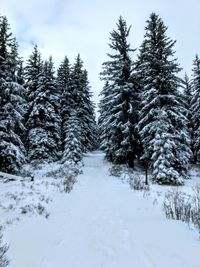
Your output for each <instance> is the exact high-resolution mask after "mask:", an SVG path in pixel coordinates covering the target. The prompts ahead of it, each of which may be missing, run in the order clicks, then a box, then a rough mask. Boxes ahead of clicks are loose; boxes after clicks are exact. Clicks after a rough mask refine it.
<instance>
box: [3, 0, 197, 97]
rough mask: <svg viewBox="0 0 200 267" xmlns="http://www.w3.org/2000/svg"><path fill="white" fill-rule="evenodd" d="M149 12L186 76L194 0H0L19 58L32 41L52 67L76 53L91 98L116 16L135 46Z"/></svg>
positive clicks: (193, 50)
mask: <svg viewBox="0 0 200 267" xmlns="http://www.w3.org/2000/svg"><path fill="white" fill-rule="evenodd" d="M152 11H155V12H156V13H158V14H159V15H160V16H161V17H162V18H163V20H164V22H165V24H166V25H167V26H168V27H169V29H168V35H169V36H170V37H171V38H172V39H175V40H177V43H176V47H175V48H176V51H177V53H176V56H177V57H178V59H179V62H180V64H181V67H183V68H184V69H185V71H187V72H188V74H190V73H191V68H192V61H193V59H194V56H195V54H197V53H199V54H200V19H199V13H200V0H120V1H119V0H0V12H1V15H6V16H7V18H8V20H9V23H10V25H11V29H12V32H13V33H14V35H15V36H16V37H17V40H18V42H19V45H20V53H21V54H22V55H23V56H24V58H27V56H28V55H30V53H31V51H32V47H33V44H35V43H37V44H38V46H39V50H40V51H41V53H42V56H43V58H44V59H46V58H48V56H49V55H52V56H53V59H54V61H55V65H56V66H57V65H58V64H59V63H60V61H61V60H63V58H64V56H65V55H67V56H68V57H69V59H70V61H71V62H73V61H74V58H75V57H76V55H77V54H78V53H80V54H81V57H82V59H83V61H84V64H85V68H86V69H87V70H88V73H89V80H90V84H91V86H92V88H91V90H92V91H93V93H94V99H95V101H97V100H98V94H99V92H100V90H101V89H102V86H103V84H102V82H100V81H99V72H100V71H101V64H102V62H103V61H104V60H105V59H106V53H107V52H108V38H109V32H110V31H112V29H113V28H114V27H115V24H116V22H117V19H118V17H119V16H120V15H122V16H123V17H124V18H125V19H126V21H127V23H128V25H130V24H131V25H132V29H131V34H130V42H131V44H132V47H133V48H138V47H139V45H140V44H141V42H142V39H143V36H144V27H145V22H146V20H147V19H148V17H149V15H150V13H151V12H152ZM136 53H137V52H136ZM136 53H135V55H133V58H134V57H135V56H136Z"/></svg>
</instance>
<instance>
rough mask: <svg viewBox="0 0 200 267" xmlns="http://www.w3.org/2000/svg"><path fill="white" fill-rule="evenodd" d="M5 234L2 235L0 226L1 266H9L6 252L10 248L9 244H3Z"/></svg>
mask: <svg viewBox="0 0 200 267" xmlns="http://www.w3.org/2000/svg"><path fill="white" fill-rule="evenodd" d="M2 238H3V235H2V226H0V267H6V266H8V263H9V261H8V259H7V257H6V252H7V250H8V246H7V245H5V244H3V240H2Z"/></svg>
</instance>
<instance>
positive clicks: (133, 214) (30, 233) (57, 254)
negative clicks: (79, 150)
mask: <svg viewBox="0 0 200 267" xmlns="http://www.w3.org/2000/svg"><path fill="white" fill-rule="evenodd" d="M84 161H85V167H84V174H83V175H80V176H79V178H78V183H77V184H76V185H75V187H74V189H73V190H72V192H71V193H70V194H60V193H56V196H54V202H53V203H52V204H51V206H50V209H51V216H50V217H49V219H44V218H38V217H37V218H26V219H23V220H22V221H21V222H20V223H18V224H16V225H13V226H11V227H9V228H8V229H7V233H6V239H7V240H8V242H9V243H10V250H9V257H10V258H11V267H27V266H28V267H129V266H130V267H161V266H162V267H200V241H199V240H198V239H197V237H196V233H195V234H194V233H193V232H192V231H190V230H189V229H188V227H187V226H186V225H185V224H183V223H180V222H174V221H168V220H166V219H165V216H164V214H163V212H162V211H161V210H160V208H159V207H158V206H155V205H153V204H152V201H150V200H148V199H144V198H143V197H142V196H141V194H140V193H134V192H133V191H131V190H130V189H129V186H128V185H125V184H122V183H121V182H120V181H119V180H117V179H116V178H114V177H111V176H109V175H108V168H109V165H108V164H107V163H103V155H102V154H101V153H98V152H96V153H93V154H88V155H87V157H85V159H84Z"/></svg>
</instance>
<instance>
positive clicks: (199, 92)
mask: <svg viewBox="0 0 200 267" xmlns="http://www.w3.org/2000/svg"><path fill="white" fill-rule="evenodd" d="M193 66H194V67H193V79H192V89H193V91H194V94H193V97H192V100H191V113H192V117H191V121H192V127H193V130H192V132H193V134H192V149H193V160H194V163H200V59H199V57H198V55H196V57H195V60H194V64H193Z"/></svg>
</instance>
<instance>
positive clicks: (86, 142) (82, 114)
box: [61, 55, 96, 154]
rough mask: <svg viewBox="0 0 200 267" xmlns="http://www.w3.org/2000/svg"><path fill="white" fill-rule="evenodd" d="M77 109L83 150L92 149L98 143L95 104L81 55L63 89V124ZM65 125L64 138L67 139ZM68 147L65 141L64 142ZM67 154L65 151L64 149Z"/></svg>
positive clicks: (64, 145)
mask: <svg viewBox="0 0 200 267" xmlns="http://www.w3.org/2000/svg"><path fill="white" fill-rule="evenodd" d="M74 111H76V116H77V120H79V125H80V131H81V133H80V137H79V138H80V143H81V150H82V152H86V151H88V150H92V149H93V148H94V145H95V143H96V136H95V131H96V124H95V118H94V106H93V103H92V101H91V93H90V88H89V85H88V78H87V72H86V71H85V70H84V69H83V62H82V60H81V58H80V55H78V56H77V58H76V60H75V64H74V65H73V66H72V68H71V71H70V77H69V81H68V82H67V86H66V87H65V90H64V91H63V96H62V107H61V114H62V120H63V125H66V124H67V123H68V121H69V119H70V116H71V114H73V113H74ZM66 135H67V133H65V127H64V130H63V140H66ZM63 147H64V150H65V147H66V144H65V141H64V144H63ZM63 153H64V154H65V151H63Z"/></svg>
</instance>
